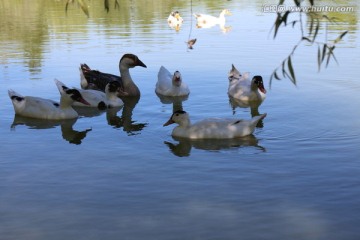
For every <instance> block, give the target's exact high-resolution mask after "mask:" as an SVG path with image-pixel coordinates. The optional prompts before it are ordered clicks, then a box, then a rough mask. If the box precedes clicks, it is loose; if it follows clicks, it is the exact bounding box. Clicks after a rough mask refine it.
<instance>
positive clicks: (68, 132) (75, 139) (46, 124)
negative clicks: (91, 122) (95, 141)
mask: <svg viewBox="0 0 360 240" xmlns="http://www.w3.org/2000/svg"><path fill="white" fill-rule="evenodd" d="M76 121H77V118H75V119H66V120H44V119H36V118H28V117H22V116H19V115H15V116H14V120H13V123H12V124H11V129H12V130H15V128H16V126H18V125H25V126H27V127H28V128H29V129H50V128H56V127H57V126H60V128H61V135H62V137H63V139H64V140H66V141H68V142H69V143H71V144H76V145H79V144H81V143H82V140H84V139H85V137H86V135H87V133H88V132H90V131H91V128H89V129H86V130H84V131H77V130H74V128H73V126H74V124H75V123H76Z"/></svg>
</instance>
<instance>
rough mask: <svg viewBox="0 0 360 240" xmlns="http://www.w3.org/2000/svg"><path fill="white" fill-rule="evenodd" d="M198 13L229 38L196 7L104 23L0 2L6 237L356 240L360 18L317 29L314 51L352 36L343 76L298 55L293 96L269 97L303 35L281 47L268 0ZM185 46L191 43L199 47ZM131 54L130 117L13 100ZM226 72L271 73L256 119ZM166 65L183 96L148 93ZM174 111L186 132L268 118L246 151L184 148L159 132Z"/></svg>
mask: <svg viewBox="0 0 360 240" xmlns="http://www.w3.org/2000/svg"><path fill="white" fill-rule="evenodd" d="M193 2H194V3H193V6H192V10H193V12H206V13H211V14H213V15H217V14H218V13H219V12H220V11H221V9H223V8H228V9H230V10H231V11H232V13H233V15H232V16H229V17H227V24H226V25H227V26H231V30H230V31H228V32H227V33H224V32H222V31H221V29H219V27H217V26H216V27H214V28H211V29H197V28H196V27H195V22H194V19H191V6H190V1H181V2H179V1H119V3H120V9H114V5H113V1H110V4H111V5H110V11H109V12H108V13H106V11H105V10H104V8H103V6H102V3H103V1H91V3H90V4H91V5H90V8H89V12H90V17H89V18H87V17H86V16H85V14H84V13H83V12H82V11H81V9H80V8H79V7H78V6H77V5H76V4H71V5H70V6H69V9H68V12H67V14H65V11H64V8H65V1H41V0H38V1H31V3H30V1H16V2H15V3H14V2H13V1H7V0H6V1H2V2H1V3H0V21H1V25H0V30H1V35H0V50H1V56H0V78H1V80H0V86H1V88H0V89H1V91H0V102H1V103H2V104H1V105H0V116H1V118H0V143H1V148H0V164H1V165H0V239H4V240H13V239H14V240H15V239H16V240H19V239H26V240H29V239H36V240H39V239H44V240H45V239H52V240H54V239H59V240H63V239H77V240H78V239H86V240H88V239H129V240H130V239H131V240H132V239H157V240H158V239H164V240H165V239H166V240H169V239H181V240H183V239H234V240H235V239H254V240H255V239H324V240H325V239H326V240H331V239H334V240H335V239H336V240H337V239H354V240H355V239H360V230H359V224H360V202H359V199H360V184H359V176H360V149H359V146H360V120H359V119H360V110H359V109H360V95H359V91H360V81H359V73H360V72H359V64H360V61H359V56H360V51H359V48H358V45H359V37H360V31H359V27H360V26H359V16H360V15H359V11H358V10H356V11H353V12H348V13H334V12H331V13H329V14H331V16H333V17H337V18H338V19H339V22H338V24H330V25H329V26H328V30H327V34H325V33H324V31H323V29H321V36H320V38H319V40H321V41H322V40H324V39H325V37H327V38H328V39H335V38H336V36H337V35H338V34H339V33H341V32H342V31H344V30H349V33H348V35H346V37H345V38H344V41H343V42H341V43H340V44H339V45H338V47H337V48H336V51H335V54H336V58H337V60H338V61H339V64H338V65H337V64H336V63H335V62H334V61H332V62H330V64H329V67H328V68H327V69H325V68H322V70H321V71H320V72H318V70H317V47H316V46H313V47H312V46H305V45H301V46H300V47H299V49H298V51H297V52H296V53H295V56H294V59H293V64H294V67H295V70H296V74H297V85H296V86H294V85H293V84H292V83H291V82H290V81H289V80H286V79H284V80H282V81H273V83H272V85H271V89H270V88H269V77H270V74H271V73H272V71H273V70H274V69H275V68H276V67H277V66H278V65H279V64H281V61H282V60H283V59H284V58H285V57H286V56H287V55H288V54H289V52H290V51H291V49H292V48H293V45H294V44H295V43H296V42H297V40H298V38H299V31H298V29H296V28H295V29H291V27H289V28H286V29H285V28H284V29H281V30H280V33H279V36H278V38H277V39H275V40H274V39H272V35H271V33H269V31H270V29H271V27H272V24H273V22H274V19H275V14H274V13H263V12H262V11H261V7H262V6H263V4H266V3H267V2H265V1H241V2H240V1H222V2H220V1H193ZM239 2H240V3H239ZM329 2H331V1H329ZM339 2H341V1H339ZM344 2H345V1H344ZM145 3H146V4H145ZM339 5H341V6H343V5H349V6H356V1H346V2H345V3H339ZM173 9H177V10H179V11H180V13H181V14H182V16H183V18H184V24H183V26H182V27H181V29H180V31H178V32H176V31H175V30H173V29H171V28H170V27H169V26H168V25H167V22H166V19H167V16H168V14H169V12H170V11H171V10H173ZM325 35H326V36H325ZM189 37H190V38H197V39H198V41H197V43H196V45H195V46H194V49H193V50H191V51H190V50H187V49H186V44H185V43H184V42H185V41H186V40H187V39H189ZM127 52H131V53H134V54H136V55H138V56H139V58H140V59H141V60H142V61H143V62H144V63H145V64H146V65H147V66H148V68H146V69H145V68H134V69H132V70H131V74H132V76H133V78H134V79H135V81H136V83H137V84H138V86H139V88H140V90H141V92H142V96H141V99H140V100H139V102H138V103H137V104H136V106H135V107H133V106H129V105H127V106H126V107H124V108H122V109H116V110H114V111H111V112H96V111H94V112H89V111H86V112H84V111H82V112H81V113H80V114H81V117H80V118H79V119H77V120H74V121H72V120H70V121H64V122H45V123H44V122H39V121H32V120H29V119H21V118H15V116H14V111H13V107H12V104H11V101H10V100H9V98H8V96H7V90H8V89H9V88H12V89H14V90H16V91H18V92H19V93H22V94H24V95H36V96H42V97H46V98H51V99H58V98H59V94H58V91H57V89H56V87H55V84H54V83H53V79H54V78H58V79H60V80H61V81H63V82H65V83H66V84H67V85H69V86H76V87H78V86H79V73H78V67H79V64H80V63H84V62H85V63H87V64H88V65H89V66H90V67H93V68H97V69H99V70H102V71H104V72H111V73H114V74H117V73H118V61H119V59H120V57H121V56H122V55H123V54H124V53H127ZM232 63H233V64H235V66H236V67H238V69H240V71H249V72H251V73H252V75H255V74H256V75H262V76H263V78H264V80H265V84H266V88H267V89H268V96H267V99H266V100H265V102H264V103H263V104H262V105H261V106H260V107H259V108H258V109H255V110H251V109H249V108H242V107H240V106H237V105H236V104H233V105H231V104H230V101H229V98H228V96H227V88H228V80H227V73H228V71H229V70H230V68H231V64H232ZM161 65H164V66H165V67H166V68H168V69H169V70H170V71H175V70H179V71H181V73H182V75H183V79H184V81H185V82H186V83H187V84H188V85H189V86H190V90H191V94H190V96H189V98H188V99H186V100H185V101H183V102H177V103H175V104H172V103H171V102H168V101H166V100H164V99H159V97H158V96H157V95H156V94H155V93H154V86H155V83H156V81H157V72H158V70H159V68H160V66H161ZM179 106H181V107H182V108H183V109H184V110H186V111H188V112H189V113H190V116H191V119H192V121H196V120H200V119H203V118H206V117H224V118H229V117H234V118H250V117H251V114H252V112H256V111H258V112H260V113H264V112H266V113H268V116H267V117H266V118H265V119H264V121H263V122H262V124H261V125H260V126H259V127H258V128H257V129H256V131H255V133H254V135H252V136H249V137H246V138H243V139H236V140H229V141H195V142H190V141H184V140H181V141H179V140H177V139H173V138H172V137H171V135H170V134H171V130H172V127H162V124H163V123H164V122H166V121H167V120H168V118H169V117H170V115H171V113H172V111H173V108H175V107H176V108H178V107H179Z"/></svg>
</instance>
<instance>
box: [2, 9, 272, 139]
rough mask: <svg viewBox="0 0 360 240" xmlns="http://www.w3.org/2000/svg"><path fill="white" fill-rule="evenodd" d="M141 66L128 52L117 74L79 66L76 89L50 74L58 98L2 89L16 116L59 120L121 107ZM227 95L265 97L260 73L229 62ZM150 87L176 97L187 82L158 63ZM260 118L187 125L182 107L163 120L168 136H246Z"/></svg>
mask: <svg viewBox="0 0 360 240" xmlns="http://www.w3.org/2000/svg"><path fill="white" fill-rule="evenodd" d="M225 14H230V13H229V11H228V10H224V11H222V12H221V14H220V16H219V17H218V18H216V17H212V16H210V15H205V14H195V16H196V17H197V19H198V21H199V22H202V23H207V24H222V23H224V21H225V18H224V15H225ZM182 21H183V20H182V18H181V17H180V15H179V13H178V12H172V13H171V14H170V16H169V18H168V22H169V23H170V22H174V23H180V22H181V23H182ZM136 66H141V67H144V68H146V65H145V64H144V63H143V62H142V61H141V60H140V59H139V58H138V57H137V56H136V55H134V54H130V53H128V54H125V55H123V56H122V58H121V59H120V61H119V70H120V76H117V75H113V74H109V73H103V72H100V71H98V70H92V69H91V68H90V67H89V66H88V65H87V64H81V65H80V85H81V89H79V88H69V87H67V86H66V85H65V84H64V83H62V82H61V81H59V80H57V79H55V84H56V86H57V88H58V90H59V92H60V102H56V101H53V100H50V99H44V98H40V97H33V96H22V95H21V94H19V93H17V92H15V91H13V90H8V94H9V97H10V99H11V101H12V104H13V106H14V110H15V113H16V114H17V115H19V116H24V117H30V118H37V119H47V120H62V119H72V118H77V117H78V113H77V112H76V110H75V109H74V108H73V106H81V107H94V108H99V109H106V108H114V107H121V106H122V105H123V104H124V103H123V101H122V99H124V98H128V97H139V96H140V90H139V88H138V87H137V86H136V84H135V83H134V81H133V80H132V77H131V75H130V71H129V70H130V68H134V67H136ZM228 79H229V88H228V95H229V96H230V97H232V98H235V99H237V100H239V101H242V102H245V103H250V102H256V103H258V104H261V102H262V101H264V99H265V97H266V90H265V88H264V84H263V80H262V77H261V76H254V77H253V78H252V79H251V80H250V78H249V73H243V74H241V73H240V72H239V71H238V70H237V69H236V68H235V66H234V65H232V68H231V70H230V72H229V75H228ZM155 92H156V93H157V94H159V95H161V96H167V97H180V96H188V95H189V94H190V90H189V87H188V86H187V85H186V83H184V82H183V81H182V76H181V73H180V72H179V71H175V72H174V73H173V74H172V73H170V72H169V71H168V70H167V69H166V68H165V67H164V66H161V67H160V69H159V72H158V81H157V83H156V85H155ZM265 117H266V113H265V114H261V115H258V116H254V117H253V118H252V119H250V120H244V119H205V120H203V121H200V122H197V123H194V124H192V123H191V122H190V118H189V115H188V113H187V112H185V111H182V110H178V111H175V112H174V113H173V114H172V115H171V117H170V119H169V120H168V121H167V122H166V123H165V124H164V126H168V125H170V124H172V123H177V124H178V126H177V127H175V128H174V129H173V131H172V136H174V137H182V138H189V139H226V138H237V137H244V136H247V135H250V134H252V133H253V132H254V130H255V127H256V125H257V124H258V122H259V121H260V120H262V119H264V118H265Z"/></svg>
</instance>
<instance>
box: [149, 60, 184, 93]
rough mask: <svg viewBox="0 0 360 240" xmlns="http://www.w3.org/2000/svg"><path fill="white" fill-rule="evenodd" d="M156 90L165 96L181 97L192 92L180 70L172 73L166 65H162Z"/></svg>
mask: <svg viewBox="0 0 360 240" xmlns="http://www.w3.org/2000/svg"><path fill="white" fill-rule="evenodd" d="M155 92H156V93H157V94H160V95H163V96H171V97H179V96H186V95H189V94H190V90H189V87H188V86H187V85H186V84H185V83H184V82H183V81H182V77H181V74H180V72H179V71H175V72H174V74H171V73H170V72H169V71H168V70H167V69H166V68H165V67H164V66H161V67H160V70H159V73H158V81H157V83H156V86H155Z"/></svg>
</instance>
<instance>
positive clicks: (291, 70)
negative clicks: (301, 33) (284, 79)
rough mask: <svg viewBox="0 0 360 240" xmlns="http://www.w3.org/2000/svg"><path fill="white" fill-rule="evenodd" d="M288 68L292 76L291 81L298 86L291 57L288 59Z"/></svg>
mask: <svg viewBox="0 0 360 240" xmlns="http://www.w3.org/2000/svg"><path fill="white" fill-rule="evenodd" d="M288 68H289V72H290V75H291V78H290V79H291V81H292V82H293V83H294V84H295V85H296V78H295V72H294V68H293V66H292V63H291V57H289V58H288Z"/></svg>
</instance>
